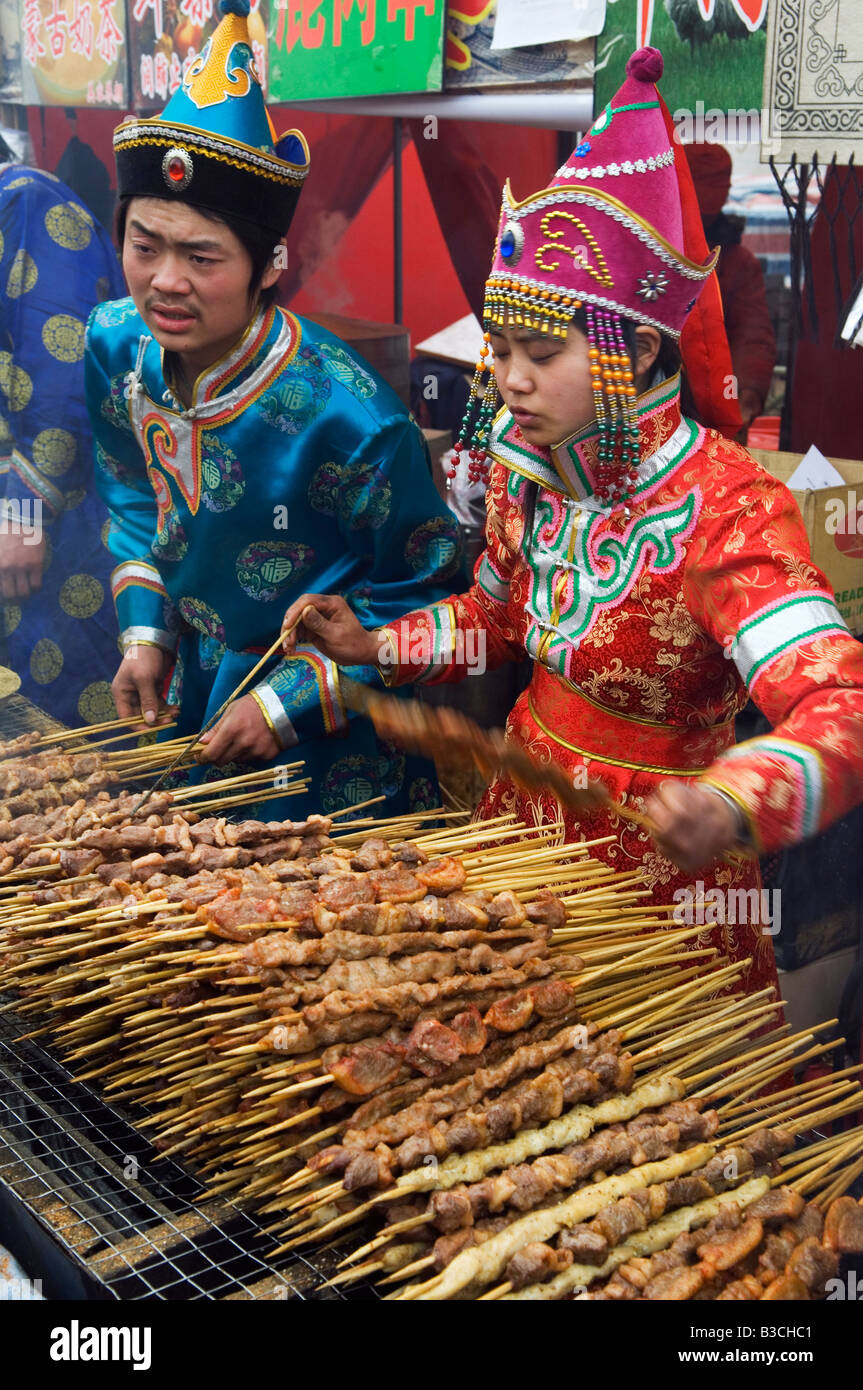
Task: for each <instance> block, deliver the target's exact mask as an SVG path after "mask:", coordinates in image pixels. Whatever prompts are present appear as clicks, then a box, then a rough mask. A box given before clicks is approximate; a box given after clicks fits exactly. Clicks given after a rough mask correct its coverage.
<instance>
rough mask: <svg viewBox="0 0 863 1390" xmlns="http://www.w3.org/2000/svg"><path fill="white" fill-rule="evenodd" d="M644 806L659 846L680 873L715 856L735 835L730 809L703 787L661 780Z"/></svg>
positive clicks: (702, 865)
mask: <svg viewBox="0 0 863 1390" xmlns="http://www.w3.org/2000/svg"><path fill="white" fill-rule="evenodd" d="M645 809H646V812H647V815H648V816H650V818H651V820H652V821H653V822H654V823H655V825H656V827H657V830H658V832H659V833H658V834H657V836H656V843H657V845H658V847H659V849H660V850H661V851H662V853H663V854H664V855H665V856H666V858H668V859H670V860H671V861H672V862H673V863H674V864H676V865H677V867H678V868H679V869H682V870H683V871H684V873H695V871H696V870H697V869H703V868H704V867H705V866H706V865H708V864H711V863H712V862H713V861H714V860H716V859H719V858H720V857H721V856H722V855H723V854H724V853H725V851H726V850H727V849H730V848H731V846H732V845H733V844H734V843H735V841H736V839H737V837H738V833H739V829H740V826H739V822H738V819H737V817H736V815H735V813H734V810H733V808H732V807H731V806H729V805H728V804H727V802H725V801H723V799H722V797H720V796H714V795H713V793H712V792H709V791H707V790H706V789H705V788H704V787H698V786H692V785H690V784H687V783H686V782H664V783H663V785H662V786H661V787H660V788H659V791H658V792H656V793H655V795H654V796H652V797H651V798H650V800H649V801H648V803H647V806H646V808H645Z"/></svg>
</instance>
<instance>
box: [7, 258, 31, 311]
mask: <svg viewBox="0 0 863 1390" xmlns="http://www.w3.org/2000/svg"><path fill="white" fill-rule="evenodd" d="M38 279H39V270H38V267H37V265H36V262H35V261H34V259H33V257H32V256H29V255H28V254H27V252H26V251H24V250H20V251H16V252H15V258H14V260H13V261H12V265H11V267H10V269H9V278H8V280H7V281H6V293H7V294H8V295H9V298H10V299H20V297H21V295H22V294H26V293H27V291H28V290H32V288H33V286H34V285H35V283H36V281H37V280H38Z"/></svg>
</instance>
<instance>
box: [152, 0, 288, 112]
mask: <svg viewBox="0 0 863 1390" xmlns="http://www.w3.org/2000/svg"><path fill="white" fill-rule="evenodd" d="M128 3H129V65H130V67H131V70H132V100H133V103H134V106H135V110H136V111H155V110H161V109H162V107H163V106H164V105H165V103H166V102H167V101H168V100H169V98H170V97H172V96H173V95H174V93H175V92H176V91H177V90H178V89H179V86H180V83H181V82H182V80H183V74H184V72H185V71H186V69H187V68H188V67H189V66H190V65H191V64H192V63H193V62H194V61H195V59H196V58H197V56H198V54H199V53H200V52H201V49H202V48H203V47H204V44H205V43H206V42H207V39H208V38H209V37H210V35H211V34H212V32H213V30H214V29H215V28H216V26H217V25H218V23H219V20H220V19H221V18H222V16H221V13H220V11H219V5H218V0H179V3H178V0H128ZM266 3H267V0H251V11H250V14H249V38H250V39H251V41H252V52H253V53H254V55H255V65H256V67H257V69H258V74H259V76H260V78H261V82H262V84H263V87H264V90H265V91H266V87H267V10H266Z"/></svg>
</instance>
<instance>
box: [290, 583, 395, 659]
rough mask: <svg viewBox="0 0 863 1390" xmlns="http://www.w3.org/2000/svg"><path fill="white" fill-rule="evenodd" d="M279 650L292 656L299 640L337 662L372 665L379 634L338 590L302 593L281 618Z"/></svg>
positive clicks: (376, 651) (378, 644)
mask: <svg viewBox="0 0 863 1390" xmlns="http://www.w3.org/2000/svg"><path fill="white" fill-rule="evenodd" d="M282 634H283V640H282V650H283V651H284V653H285V656H293V655H294V652H295V651H296V649H297V643H298V642H311V644H312V645H313V646H315V647H317V649H318V651H319V652H323V654H324V656H328V657H329V658H330V660H331V661H335V662H337V663H338V664H339V665H340V666H374V664H375V662H376V661H377V660H378V657H379V656H380V637H379V636H378V634H377V633H375V632H368V631H367V630H366V628H364V627H363V625H362V623H361V622H360V621H359V619H358V618H357V616H356V614H355V613H354V611H353V609H352V608H350V607H349V606H348V604H347V603H345V600H344V599H343V598H340V597H339V596H338V594H303V595H302V597H301V598H298V599H297V601H296V603H292V604H291V606H290V608H289V609H288V611H287V613H286V614H285V616H284V618H283V620H282Z"/></svg>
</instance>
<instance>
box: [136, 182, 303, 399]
mask: <svg viewBox="0 0 863 1390" xmlns="http://www.w3.org/2000/svg"><path fill="white" fill-rule="evenodd" d="M123 271H124V274H125V276H126V281H127V283H128V286H129V290H130V293H131V295H132V298H133V299H134V301H135V307H136V308H137V310H138V312H139V314H140V315H141V317H142V318H143V320H144V322H145V323H146V325H147V327H148V328H149V329H150V331H151V333H152V334H153V337H154V338H155V339H156V341H157V342H158V343H160V344H161V346H162V347H163V348H166V349H168V350H169V351H172V352H176V353H178V354H179V356H180V359H181V361H182V362H183V366H184V368H185V370H186V373H187V375H188V374H192V375H197V374H198V373H199V372H202V371H204V370H205V369H206V368H207V367H209V366H211V365H212V364H213V363H214V362H217V361H218V360H219V358H220V357H223V356H224V355H225V353H226V352H228V351H229V349H230V348H231V347H233V345H234V344H235V343H236V342H237V341H238V339H239V338H241V337H242V335H243V333H244V331H245V329H246V328H247V327H248V324H249V321H250V319H251V317H252V312H253V306H252V302H251V301H250V298H249V281H250V279H251V275H252V261H251V257H250V256H249V253H248V251H247V250H246V248H245V247H244V246H243V244H242V242H241V241H239V240H238V238H237V237H236V236H235V235H234V233H233V232H232V231H231V229H230V228H229V227H227V226H226V225H225V223H224V222H216V221H213V220H212V219H211V218H209V217H204V216H203V214H202V213H201V212H199V211H198V209H197V208H194V207H191V206H190V205H189V204H188V203H169V202H166V201H165V200H164V199H162V198H133V199H132V201H131V203H130V204H129V208H128V211H127V214H126V234H125V238H124V241H123ZM271 276H272V278H270V277H271ZM277 277H278V272H277V271H275V270H273V268H272V267H269V266H268V267H267V271H266V272H265V275H264V280H263V284H265V285H266V284H272V283H274V280H275V279H276V278H277Z"/></svg>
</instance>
